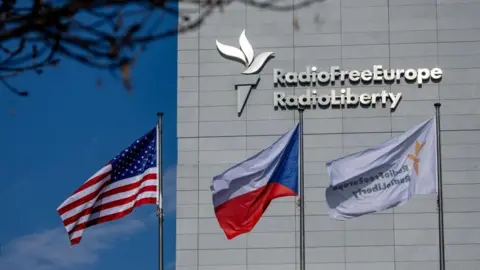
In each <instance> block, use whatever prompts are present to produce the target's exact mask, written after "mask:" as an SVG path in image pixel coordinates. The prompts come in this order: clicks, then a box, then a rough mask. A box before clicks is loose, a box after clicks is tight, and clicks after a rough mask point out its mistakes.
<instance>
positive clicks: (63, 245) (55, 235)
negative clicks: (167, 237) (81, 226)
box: [0, 219, 145, 270]
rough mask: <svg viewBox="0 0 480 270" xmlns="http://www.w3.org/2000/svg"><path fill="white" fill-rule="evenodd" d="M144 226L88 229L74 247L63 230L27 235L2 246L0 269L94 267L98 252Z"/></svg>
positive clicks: (120, 223)
mask: <svg viewBox="0 0 480 270" xmlns="http://www.w3.org/2000/svg"><path fill="white" fill-rule="evenodd" d="M144 227H145V224H144V222H142V221H140V220H136V219H127V220H125V219H123V220H122V221H118V223H117V222H114V223H110V224H108V223H107V224H102V225H98V226H95V227H92V228H89V229H87V230H86V231H85V234H84V237H83V239H82V242H80V244H78V245H75V246H70V242H69V241H68V236H67V233H66V232H65V228H63V227H62V228H56V229H50V230H45V231H43V232H39V233H33V234H28V235H24V236H21V237H18V238H15V239H13V240H11V241H10V242H9V243H7V244H6V245H5V246H3V247H2V249H1V253H0V269H5V270H7V269H12V270H32V269H35V270H59V269H62V270H63V269H75V268H78V267H80V266H88V265H92V264H94V263H96V262H97V261H98V259H99V251H101V250H105V249H109V248H111V247H113V244H114V243H115V242H116V241H118V240H119V239H121V238H126V237H129V236H131V235H132V234H134V233H136V232H138V231H139V230H141V229H143V228H144Z"/></svg>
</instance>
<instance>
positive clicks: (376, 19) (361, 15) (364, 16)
mask: <svg viewBox="0 0 480 270" xmlns="http://www.w3.org/2000/svg"><path fill="white" fill-rule="evenodd" d="M385 30H388V9H387V7H385V6H380V7H342V31H343V32H370V31H385Z"/></svg>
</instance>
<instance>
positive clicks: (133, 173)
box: [57, 128, 161, 245]
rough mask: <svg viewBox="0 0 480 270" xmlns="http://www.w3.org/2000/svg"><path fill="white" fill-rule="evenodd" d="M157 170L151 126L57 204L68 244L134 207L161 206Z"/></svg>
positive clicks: (155, 144) (155, 132) (154, 130)
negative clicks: (68, 239)
mask: <svg viewBox="0 0 480 270" xmlns="http://www.w3.org/2000/svg"><path fill="white" fill-rule="evenodd" d="M157 172H158V168H157V130H156V128H154V129H153V130H151V131H150V132H148V133H147V134H146V135H145V136H143V137H142V138H140V139H138V140H137V141H135V142H134V143H133V144H132V145H130V146H129V147H128V148H127V149H125V150H123V151H122V152H121V153H120V154H118V155H117V156H116V157H115V158H113V159H112V160H111V161H110V162H108V163H107V165H105V166H104V167H103V168H101V169H100V170H99V171H98V172H97V173H95V174H94V175H93V176H92V177H90V179H88V180H87V181H86V182H85V183H84V184H83V185H82V186H81V187H80V188H78V189H77V190H76V191H75V192H74V193H73V195H72V196H70V197H69V198H68V199H66V200H65V202H63V203H62V204H61V205H60V206H59V207H58V209H57V211H58V213H59V214H60V217H61V218H62V220H63V224H64V225H65V228H66V230H67V232H68V234H69V237H70V243H71V244H72V245H75V244H78V243H80V240H81V238H82V235H83V231H84V230H85V229H86V228H88V227H91V226H93V225H96V224H100V223H103V222H108V221H112V220H115V219H119V218H121V217H124V216H126V215H128V214H129V213H131V212H132V210H133V209H134V208H135V207H137V206H140V205H143V204H156V203H158V204H159V205H161V198H158V190H157V186H158V177H157ZM157 200H158V201H157Z"/></svg>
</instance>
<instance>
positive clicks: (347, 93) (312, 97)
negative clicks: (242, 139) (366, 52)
mask: <svg viewBox="0 0 480 270" xmlns="http://www.w3.org/2000/svg"><path fill="white" fill-rule="evenodd" d="M239 43H240V49H238V48H236V47H232V46H229V45H225V44H222V43H220V42H219V41H216V44H217V49H218V51H219V52H220V54H221V55H222V56H223V57H224V58H226V59H229V60H234V61H237V62H240V63H242V64H243V65H244V66H245V70H244V71H243V72H242V74H245V75H251V74H258V73H260V71H261V70H262V68H263V67H264V66H265V64H266V63H267V62H268V61H269V60H270V59H271V58H272V57H273V56H274V53H273V52H263V53H261V54H259V55H258V56H257V57H255V55H254V51H253V48H252V46H251V45H250V43H249V41H248V39H247V37H246V35H245V30H243V32H242V34H241V35H240V38H239ZM442 76H443V71H442V70H441V69H440V68H433V69H427V68H419V69H384V68H383V66H381V65H374V66H373V69H365V70H361V71H360V70H341V69H340V68H339V67H338V66H332V67H330V70H329V71H324V70H317V68H316V67H315V66H312V67H307V68H306V70H305V71H302V72H285V71H284V70H283V69H278V68H274V69H273V86H274V87H275V88H279V87H306V88H307V89H306V91H305V94H302V95H299V96H297V95H287V94H286V93H285V92H282V91H275V92H274V93H273V106H274V108H277V109H278V108H281V109H298V108H299V107H303V108H311V109H313V108H316V107H320V108H325V107H329V106H340V107H342V106H358V105H362V106H375V104H377V103H380V104H381V105H382V106H385V107H386V106H388V105H390V109H392V110H394V109H395V108H396V107H397V105H398V103H399V102H400V100H401V98H402V93H400V92H399V93H390V92H387V91H386V90H382V91H380V92H377V93H356V92H355V91H353V90H352V88H350V87H344V88H341V89H338V90H336V89H331V90H330V92H329V93H328V94H320V93H319V90H320V89H322V90H324V89H325V88H324V87H326V86H328V85H335V84H336V83H337V82H339V84H340V85H342V86H343V85H345V83H346V82H348V83H349V85H352V86H354V85H357V84H359V83H363V84H393V83H400V82H401V81H405V82H407V83H409V84H414V83H415V84H417V85H418V87H422V85H423V84H424V83H427V82H429V81H432V82H438V81H440V80H441V79H442ZM259 81H260V77H259V76H258V75H257V77H256V78H255V79H254V81H253V82H251V83H248V82H246V83H245V84H237V85H235V88H236V90H237V112H238V115H239V116H240V115H241V113H242V111H243V108H244V107H245V104H246V102H247V99H248V96H249V94H250V92H251V90H252V89H253V88H255V87H256V86H257V85H258V82H259ZM318 87H322V88H318ZM316 88H318V90H317V89H316ZM322 92H323V91H322Z"/></svg>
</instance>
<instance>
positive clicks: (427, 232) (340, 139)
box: [176, 0, 480, 270]
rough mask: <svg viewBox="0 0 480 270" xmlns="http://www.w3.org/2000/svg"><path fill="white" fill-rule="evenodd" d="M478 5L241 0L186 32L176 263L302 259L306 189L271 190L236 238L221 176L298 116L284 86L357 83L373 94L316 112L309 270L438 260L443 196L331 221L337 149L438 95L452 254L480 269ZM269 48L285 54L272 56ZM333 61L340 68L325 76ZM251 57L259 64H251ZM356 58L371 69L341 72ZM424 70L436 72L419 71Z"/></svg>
mask: <svg viewBox="0 0 480 270" xmlns="http://www.w3.org/2000/svg"><path fill="white" fill-rule="evenodd" d="M293 1H295V2H296V1H298V0H293ZM293 1H292V0H291V1H289V2H287V1H284V2H287V3H293ZM479 14H480V1H479V0H317V1H315V2H314V4H312V5H311V6H309V7H305V8H299V9H296V10H290V11H282V12H278V11H277V12H275V11H269V10H262V9H259V8H257V7H253V6H249V5H245V4H242V3H233V4H231V5H228V6H226V7H225V9H224V11H223V12H221V11H216V12H215V13H214V14H212V15H210V16H209V17H208V19H206V21H205V23H204V24H202V26H201V27H200V28H199V29H198V30H196V31H192V32H189V33H187V34H183V35H179V37H178V129H177V130H178V131H177V132H178V168H177V230H176V234H177V235H176V250H177V251H176V269H177V270H297V269H299V209H298V207H297V206H296V202H295V198H293V197H290V198H282V199H277V200H275V201H273V202H272V204H271V205H270V206H269V208H268V210H267V212H266V213H265V215H264V216H263V217H262V218H261V219H260V221H259V223H258V224H257V226H256V227H255V229H254V230H253V231H252V232H251V233H248V234H244V235H241V236H238V237H236V238H235V239H233V240H227V239H226V237H225V236H224V234H223V231H222V230H221V228H220V227H219V225H218V223H217V220H216V218H215V216H214V210H213V205H212V196H211V192H210V184H211V181H212V177H213V176H214V175H217V174H219V173H221V172H223V171H224V170H225V169H227V168H229V167H230V166H232V165H233V164H235V163H237V162H240V161H242V160H244V159H246V158H248V157H250V156H251V155H253V154H255V153H257V152H258V151H260V150H262V149H263V148H264V147H266V146H268V145H270V144H271V143H272V142H274V141H275V140H276V139H277V138H278V137H279V136H280V135H282V134H284V133H285V132H287V131H288V130H289V129H291V128H292V127H293V126H294V125H295V124H296V123H297V122H298V112H297V111H296V110H295V108H294V107H295V104H294V103H295V102H293V100H294V99H293V98H292V99H291V100H290V101H291V103H292V104H290V105H292V106H290V107H288V106H286V107H288V108H284V107H282V104H277V105H278V106H275V104H274V103H275V102H276V101H275V95H277V96H276V97H278V98H280V99H281V100H282V101H285V102H289V101H288V98H285V99H283V96H282V94H283V95H284V96H285V97H288V96H289V95H294V96H295V97H299V96H300V95H304V94H307V90H308V91H310V92H309V93H310V95H312V91H313V89H314V90H316V92H315V94H316V95H317V96H322V97H329V96H330V97H331V93H332V92H331V91H332V90H334V91H335V94H334V95H337V96H340V95H341V94H343V92H342V89H345V91H344V92H345V93H346V92H347V90H348V91H349V92H350V93H354V94H357V95H359V96H360V95H362V94H365V98H364V99H363V100H364V101H365V102H363V103H362V102H361V101H360V102H359V103H361V104H353V106H336V105H335V104H332V102H331V101H332V99H330V103H328V104H320V105H318V106H316V107H315V108H310V109H307V110H306V111H305V127H304V131H305V136H304V143H305V186H306V192H305V196H306V220H305V222H306V247H307V248H306V262H307V270H313V269H322V270H353V269H355V270H437V269H438V266H439V262H438V259H439V255H438V226H437V225H438V223H437V208H436V196H435V195H431V196H417V197H415V198H413V199H412V200H410V201H409V203H407V204H406V205H404V206H401V207H397V208H394V209H391V210H389V211H385V212H381V213H377V214H372V215H367V216H363V217H360V218H356V219H351V220H348V221H336V220H332V219H330V218H329V216H328V214H327V206H326V202H325V188H326V187H327V186H328V183H329V178H328V175H327V172H326V166H325V164H326V162H327V161H329V160H332V159H335V158H339V157H342V156H344V155H347V154H350V153H353V152H356V151H360V150H363V149H366V148H367V147H369V146H373V145H376V144H379V143H381V142H383V141H385V140H387V139H389V138H391V137H393V136H396V135H399V134H400V133H402V132H403V131H405V130H407V129H409V128H411V127H413V126H415V125H416V124H419V123H420V122H422V121H424V120H427V119H428V118H430V117H432V116H433V115H434V113H435V109H434V106H433V104H434V103H435V102H438V101H440V102H441V103H442V107H441V128H442V132H441V135H442V158H443V181H444V198H445V199H444V207H445V209H444V210H445V223H444V224H445V244H446V266H447V269H456V270H475V269H480V259H479V254H480V195H479V194H480V19H479ZM244 30H245V36H244V37H242V38H241V34H242V32H243V31H244ZM239 40H243V41H239ZM245 40H247V42H245ZM216 41H218V42H219V44H220V45H217V42H216ZM247 43H248V44H251V48H253V49H252V50H253V54H252V50H250V49H249V48H250V47H249V46H248V44H247ZM222 44H223V45H229V46H233V47H235V48H237V50H233V49H225V48H226V47H225V46H222ZM217 46H219V47H217ZM222 51H223V53H226V54H231V56H233V58H235V57H237V58H239V59H237V61H232V59H231V58H232V57H224V56H225V54H224V55H222V54H221V53H220V52H222ZM238 52H240V55H239V54H238ZM268 52H272V53H274V55H273V57H272V56H270V57H267V58H265V59H263V58H262V57H264V56H266V54H264V55H263V56H260V55H262V53H268ZM242 53H243V54H242ZM242 55H243V56H242ZM252 56H254V57H252ZM242 57H243V58H242ZM252 58H253V60H252ZM257 60H258V61H260V62H258V63H255V61H257ZM239 62H244V63H246V64H242V63H239ZM261 64H264V65H261ZM374 66H382V67H381V68H380V69H381V70H383V69H387V70H390V69H403V70H404V71H403V77H402V78H401V79H400V80H396V79H395V80H393V81H392V82H386V81H385V78H384V79H383V80H378V82H375V81H374V78H373V74H370V73H368V72H366V73H362V71H363V70H370V71H372V73H373V71H374V70H375V67H374ZM332 67H334V68H333V70H334V72H333V73H335V74H338V75H337V77H336V79H335V80H331V81H330V82H328V83H322V81H321V80H323V79H325V78H326V76H327V73H332V72H331V71H332ZM335 67H338V70H337V69H336V68H335ZM249 68H251V69H250V71H251V70H252V69H259V70H260V69H261V71H260V72H259V74H258V75H257V74H242V72H244V73H249V71H247V70H248V69H249ZM377 68H378V67H377ZM409 69H412V70H413V71H408V70H409ZM353 70H357V71H359V74H357V75H355V72H353V74H354V75H355V76H356V77H357V79H358V77H360V79H358V81H357V82H354V81H353V80H345V82H344V84H342V83H341V79H342V78H341V72H342V71H349V74H352V71H353ZM425 70H428V72H429V74H428V75H429V77H428V78H427V79H422V80H420V79H418V78H419V77H422V76H424V75H425V72H426V71H425ZM439 70H440V71H439ZM282 71H283V72H285V73H287V72H296V73H297V75H299V74H300V72H305V73H306V72H307V71H309V74H310V76H312V75H311V74H312V73H313V71H315V72H317V74H320V73H321V71H325V72H323V73H321V74H323V75H320V76H319V77H317V79H318V78H320V79H318V80H319V81H317V82H316V83H317V84H316V85H315V86H312V85H310V84H308V83H307V84H308V85H305V84H301V83H297V84H295V83H285V84H282V83H281V82H280V83H279V82H277V83H275V82H274V80H275V74H280V73H281V72H282ZM387 73H388V72H387ZM362 74H363V78H362ZM369 74H370V75H369ZM421 74H423V75H421ZM435 74H436V75H435ZM439 74H441V75H439ZM413 75H416V77H415V78H413V77H414V76H413ZM288 76H292V78H293V77H294V76H293V75H288ZM322 76H324V77H322ZM439 77H440V78H439ZM405 78H407V79H405ZM408 78H410V79H412V80H408ZM297 79H299V78H297ZM292 80H293V79H292ZM325 80H326V79H325ZM332 81H334V83H333V84H332ZM382 91H386V92H385V93H387V94H388V93H391V94H393V95H394V96H395V97H393V98H388V97H385V101H386V102H385V104H383V103H382V102H383V100H382V98H381V97H378V98H376V99H375V98H373V96H372V94H376V93H378V94H379V95H381V94H382ZM399 93H400V94H401V95H400V98H399V99H398V100H397V104H396V105H395V106H393V108H392V105H393V103H395V100H396V99H395V100H394V98H397V97H398V96H397V95H398V94H399ZM367 97H369V99H368V98H367ZM372 98H373V99H374V100H375V101H376V103H375V104H372V102H369V100H372ZM318 100H319V99H317V101H318ZM277 101H278V100H277ZM322 102H326V98H324V99H323V101H322ZM243 105H244V106H243ZM287 105H288V104H287Z"/></svg>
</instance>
